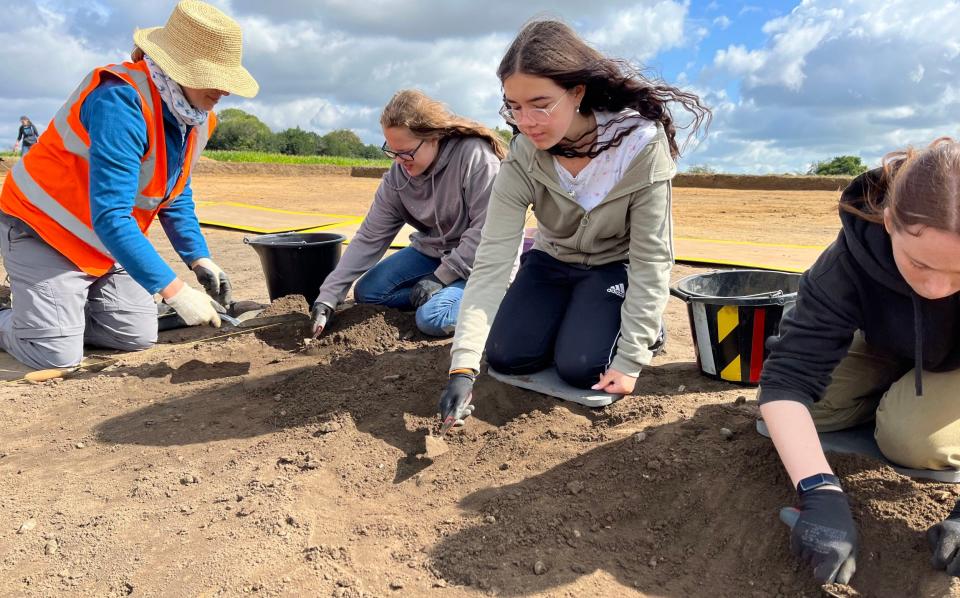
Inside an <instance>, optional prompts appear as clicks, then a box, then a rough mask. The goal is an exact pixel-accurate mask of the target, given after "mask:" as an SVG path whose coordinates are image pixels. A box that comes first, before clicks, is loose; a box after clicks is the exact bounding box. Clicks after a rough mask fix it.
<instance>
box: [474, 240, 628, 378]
mask: <svg viewBox="0 0 960 598" xmlns="http://www.w3.org/2000/svg"><path fill="white" fill-rule="evenodd" d="M626 292H627V263H626V261H623V262H615V263H611V264H604V265H602V266H579V265H574V264H567V263H564V262H561V261H560V260H557V259H554V258H553V257H550V256H549V255H547V254H546V253H544V252H542V251H537V250H533V251H530V252H528V253H526V254H524V256H523V257H522V258H521V265H520V270H519V272H517V277H516V279H515V280H514V281H513V284H512V285H511V286H510V288H509V289H508V290H507V294H506V295H505V296H504V298H503V302H502V303H501V304H500V309H499V311H498V312H497V317H496V318H495V319H494V322H493V326H492V327H491V329H490V336H489V338H488V340H487V348H486V350H487V363H488V364H489V365H490V367H492V368H493V369H494V370H496V371H498V372H500V373H502V374H511V375H516V374H530V373H533V372H536V371H539V370H542V369H545V368H547V367H549V366H550V365H551V364H556V367H557V372H558V373H559V374H560V377H561V378H563V380H564V381H566V382H567V383H568V384H570V385H572V386H576V387H578V388H590V387H591V386H593V385H594V384H596V383H597V382H598V381H599V380H600V375H601V374H603V372H605V371H606V370H607V367H608V366H609V364H610V361H611V360H612V359H613V355H614V352H615V350H616V345H617V339H618V338H619V337H620V307H621V306H622V305H623V299H624V297H625V296H626Z"/></svg>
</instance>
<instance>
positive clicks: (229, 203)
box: [220, 201, 357, 219]
mask: <svg viewBox="0 0 960 598" xmlns="http://www.w3.org/2000/svg"><path fill="white" fill-rule="evenodd" d="M220 205H224V206H233V207H235V208H248V209H251V210H260V211H262V212H274V213H277V214H293V215H294V216H324V217H327V218H347V219H350V218H357V216H354V215H351V214H327V213H325V212H294V211H292V210H281V209H280V208H266V207H263V206H255V205H252V204H248V203H241V202H239V201H225V202H222V203H220Z"/></svg>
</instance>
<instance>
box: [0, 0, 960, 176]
mask: <svg viewBox="0 0 960 598" xmlns="http://www.w3.org/2000/svg"><path fill="white" fill-rule="evenodd" d="M211 3H212V4H215V5H217V6H218V7H219V8H221V9H222V10H224V11H225V12H227V13H228V14H230V15H231V16H233V17H234V18H235V19H236V20H237V21H238V22H239V23H240V24H241V27H242V29H243V32H244V64H245V65H246V66H247V67H248V69H249V70H250V71H251V73H252V74H253V75H254V77H255V78H256V79H257V80H258V81H259V83H260V88H261V91H260V94H259V95H258V96H257V97H256V98H254V99H251V100H247V99H244V98H238V97H229V98H226V99H224V100H222V101H221V104H220V106H219V108H220V109H222V108H228V107H237V108H241V109H243V110H246V111H248V112H251V113H253V114H256V115H257V116H259V117H260V118H261V119H262V120H263V121H264V122H266V123H267V124H268V125H269V126H270V127H271V128H272V129H274V130H281V129H284V128H287V127H293V126H299V127H301V128H304V129H308V130H313V131H316V132H318V133H320V134H323V133H326V132H328V131H331V130H334V129H341V128H349V129H353V130H354V131H356V132H357V133H358V134H359V135H360V136H361V138H362V139H363V140H364V141H365V142H367V143H375V144H377V145H379V144H380V143H381V142H382V140H383V138H382V133H381V131H380V129H379V125H378V122H377V121H378V118H379V114H380V110H381V109H382V108H383V105H384V104H385V103H386V101H387V100H388V99H389V98H390V96H391V95H392V94H393V93H394V92H395V91H397V90H398V89H403V88H408V87H416V88H419V89H422V90H423V91H425V92H426V93H428V94H429V95H431V96H433V97H435V98H437V99H440V100H442V101H443V102H445V103H446V104H447V105H448V106H449V107H450V108H451V109H452V110H453V111H455V112H457V113H459V114H462V115H465V116H468V117H470V118H474V119H476V120H478V121H480V122H483V123H485V124H487V125H490V126H495V125H500V126H504V123H503V121H502V120H501V119H500V117H499V116H498V115H497V110H498V109H499V107H500V104H501V97H502V91H501V86H500V82H499V80H498V79H497V77H496V67H497V64H498V63H499V61H500V58H501V57H502V56H503V53H504V52H505V50H506V48H507V46H508V45H509V44H510V42H511V40H512V39H513V37H514V36H515V35H516V33H517V31H518V30H519V29H520V28H521V27H522V25H523V24H524V23H525V22H526V21H528V20H529V19H531V18H534V17H543V16H548V17H556V18H560V19H562V20H564V21H565V22H567V23H568V24H569V25H571V26H572V27H573V28H574V29H575V30H576V31H577V32H578V33H579V34H580V35H581V36H582V37H583V38H584V39H585V40H586V41H587V42H589V43H590V44H592V45H593V46H595V47H596V48H598V49H599V50H601V51H602V52H604V53H605V54H607V55H609V56H613V57H618V58H623V59H626V60H628V61H630V62H632V63H633V64H635V65H637V66H638V67H641V68H644V69H646V71H645V72H647V73H649V74H651V75H652V76H659V77H662V78H663V79H664V80H665V81H666V82H668V83H670V84H672V85H675V86H678V87H680V88H682V89H685V90H689V91H692V92H694V93H696V94H698V95H699V96H700V97H701V98H702V100H703V102H704V103H705V104H706V105H708V106H709V107H710V108H711V109H712V111H713V115H714V118H713V123H712V125H711V127H710V129H709V131H707V133H706V135H705V136H702V137H701V138H699V139H694V140H691V141H690V142H689V143H688V144H687V145H686V148H685V151H684V156H683V158H682V161H681V169H683V168H687V167H690V166H694V165H697V166H708V167H710V168H713V169H714V170H716V171H719V172H736V173H783V172H796V173H799V172H805V171H806V170H807V168H808V167H809V165H810V164H811V163H813V162H814V161H817V160H824V159H829V158H831V157H833V156H837V155H842V154H854V155H859V156H861V157H862V158H863V160H864V161H865V162H866V163H868V164H871V165H875V164H878V163H879V161H880V159H881V157H882V156H883V154H885V153H886V152H889V151H893V150H896V149H899V148H902V147H904V146H906V145H911V144H912V145H917V146H922V145H925V144H927V143H929V142H930V141H932V140H933V139H935V138H937V137H940V136H943V135H949V136H960V132H958V130H957V129H958V122H960V119H958V118H957V114H958V112H960V0H801V1H799V2H797V1H796V0H794V1H786V0H765V1H759V0H747V1H742V0H640V1H638V0H633V1H626V0H598V1H596V2H592V3H584V2H582V0H549V1H548V0H526V1H523V2H517V1H516V0H486V1H485V2H477V1H476V0H405V1H404V2H398V1H397V0H389V1H388V0H362V1H359V0H277V1H274V2H263V1H262V0H212V1H211ZM174 5H175V1H174V0H150V1H149V2H128V1H125V2H121V1H119V0H82V1H81V0H0V15H2V18H0V81H2V82H3V83H2V84H0V147H5V148H8V147H9V146H10V145H12V144H13V141H14V140H15V139H16V133H17V127H18V124H19V122H18V120H17V119H18V117H19V116H20V115H21V114H26V115H28V116H30V117H31V118H32V119H33V120H34V121H35V122H36V123H37V124H38V125H39V126H40V128H41V129H43V128H45V127H46V123H48V122H49V121H50V119H51V118H52V116H53V114H54V113H55V112H56V110H57V109H58V108H59V106H60V105H61V104H62V103H63V101H64V100H65V99H66V98H67V97H68V96H69V95H70V92H71V91H72V90H73V89H74V88H75V87H76V85H77V84H78V83H79V82H80V80H81V79H82V78H83V77H84V75H86V74H87V73H88V72H89V71H90V70H91V69H92V68H94V67H97V66H102V65H105V64H109V63H113V62H119V61H121V60H123V59H124V58H125V57H126V56H128V55H129V52H130V49H131V47H132V37H131V36H132V34H133V31H134V30H135V29H136V28H138V27H140V28H143V27H153V26H158V25H162V24H164V23H165V22H166V19H167V17H168V16H169V14H170V12H171V11H172V9H173V7H174ZM679 117H680V115H679V114H678V118H679ZM685 136H686V134H685V133H684V132H681V137H685Z"/></svg>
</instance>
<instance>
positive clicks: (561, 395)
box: [487, 367, 623, 407]
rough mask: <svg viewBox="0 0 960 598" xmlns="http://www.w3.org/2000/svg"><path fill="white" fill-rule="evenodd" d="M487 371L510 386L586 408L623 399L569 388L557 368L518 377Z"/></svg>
mask: <svg viewBox="0 0 960 598" xmlns="http://www.w3.org/2000/svg"><path fill="white" fill-rule="evenodd" d="M487 371H488V373H489V374H490V375H491V376H493V377H494V378H496V379H497V380H499V381H501V382H504V383H506V384H509V385H511V386H516V387H518V388H525V389H527V390H532V391H534V392H539V393H541V394H545V395H550V396H551V397H556V398H558V399H563V400H564V401H570V402H572V403H579V404H581V405H586V406H587V407H604V406H606V405H609V404H610V403H613V402H614V401H619V400H620V399H622V398H623V395H612V394H608V393H605V392H600V391H599V390H590V389H586V390H584V389H582V388H577V387H575V386H570V385H569V384H567V383H566V382H564V381H563V379H561V378H560V375H559V374H557V368H554V367H550V368H547V369H545V370H540V371H539V372H535V373H533V374H523V375H520V376H508V375H507V374H501V373H500V372H498V371H496V370H494V369H492V368H488V370H487Z"/></svg>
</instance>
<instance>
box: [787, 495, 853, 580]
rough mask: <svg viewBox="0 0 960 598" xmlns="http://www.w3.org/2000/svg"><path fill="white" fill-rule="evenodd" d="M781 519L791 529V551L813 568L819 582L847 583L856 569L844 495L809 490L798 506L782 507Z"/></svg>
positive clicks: (849, 521) (850, 518)
mask: <svg viewBox="0 0 960 598" xmlns="http://www.w3.org/2000/svg"><path fill="white" fill-rule="evenodd" d="M780 519H782V520H783V521H784V522H785V523H787V525H790V528H791V529H790V551H791V552H793V554H794V556H797V557H800V560H801V561H803V562H804V563H806V564H808V565H810V566H812V567H813V576H814V577H815V578H816V580H817V581H818V582H819V583H821V584H826V583H842V584H845V583H849V582H850V578H851V577H852V576H853V573H854V571H856V570H857V554H856V553H857V526H856V524H855V523H854V522H853V515H852V514H851V513H850V502H849V501H848V500H847V495H846V494H844V493H843V492H839V491H836V490H827V489H816V490H811V491H809V492H807V493H805V494H803V496H801V497H800V506H799V508H798V509H793V508H790V507H787V508H784V509H782V510H781V511H780Z"/></svg>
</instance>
